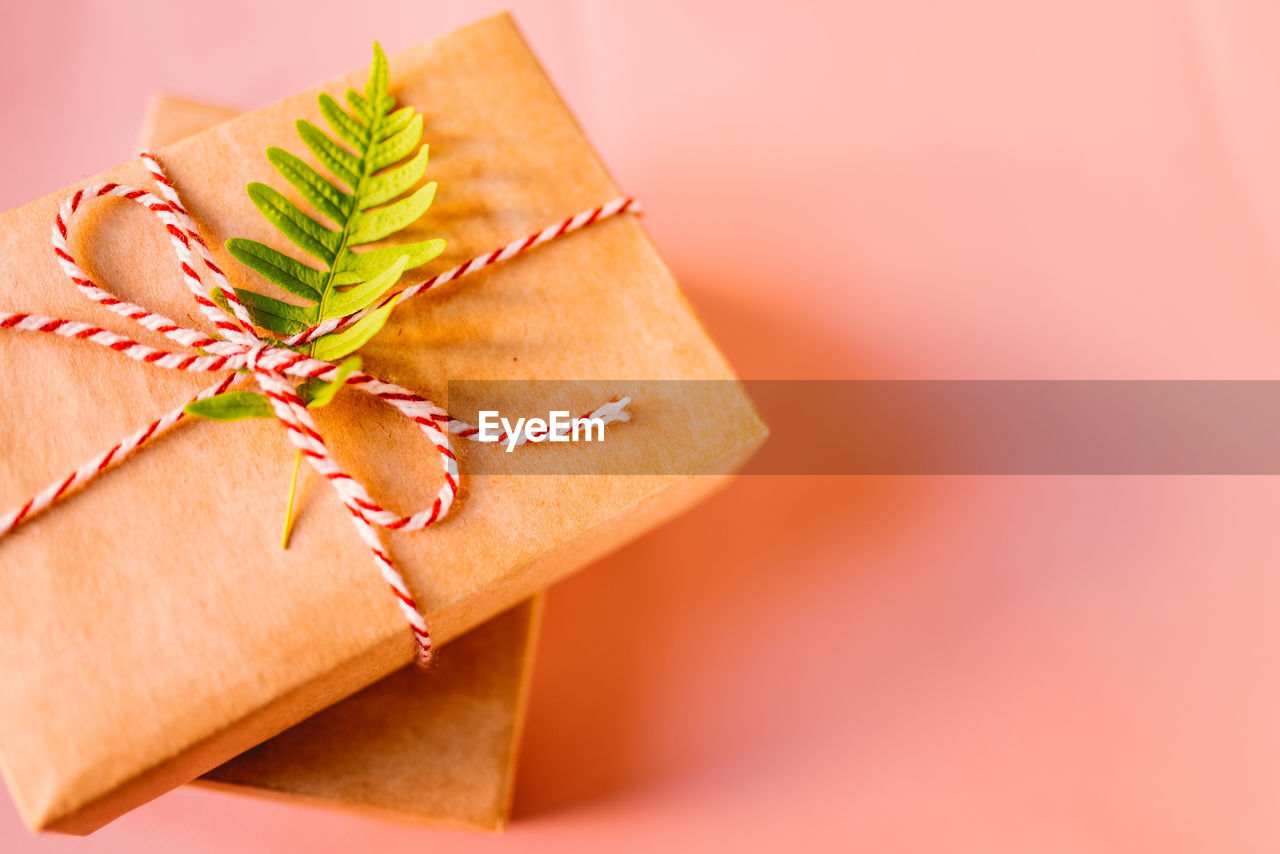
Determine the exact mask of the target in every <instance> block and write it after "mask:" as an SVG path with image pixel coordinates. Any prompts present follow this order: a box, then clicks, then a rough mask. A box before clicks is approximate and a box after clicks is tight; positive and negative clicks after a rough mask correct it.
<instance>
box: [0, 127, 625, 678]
mask: <svg viewBox="0 0 1280 854" xmlns="http://www.w3.org/2000/svg"><path fill="white" fill-rule="evenodd" d="M141 157H142V161H143V163H144V164H146V167H147V169H148V170H150V172H151V174H152V175H153V176H154V177H155V179H156V181H157V183H158V184H159V187H160V193H161V196H163V198H161V197H158V196H156V195H154V194H152V193H149V192H147V191H145V190H140V189H136V188H134V187H127V186H124V185H122V184H113V183H108V184H93V185H90V186H88V187H85V188H83V189H81V190H77V191H76V192H75V193H73V194H72V195H71V196H69V197H68V198H67V199H66V200H65V201H64V202H63V203H62V206H61V207H60V208H59V210H58V215H57V218H56V220H55V221H54V227H53V236H52V241H53V250H54V253H55V254H56V255H57V258H58V264H59V265H60V266H61V268H62V271H63V273H65V274H66V276H67V278H69V279H70V280H71V282H72V283H73V284H74V285H75V286H76V288H77V289H78V290H79V291H80V293H81V294H82V295H84V296H85V297H86V298H88V299H89V300H92V301H93V302H95V303H97V304H99V305H101V306H103V307H105V308H107V309H109V310H110V311H112V312H114V313H116V314H118V315H120V316H122V317H127V318H129V319H130V320H132V321H133V322H135V323H137V324H138V325H140V326H142V327H144V328H146V329H149V330H151V331H153V332H158V333H160V334H161V335H163V336H165V337H166V338H168V339H170V340H171V341H174V342H175V343H177V344H179V345H181V346H182V347H184V348H186V349H187V350H188V351H196V352H172V351H166V350H158V349H156V348H153V347H149V346H147V345H145V344H141V343H139V342H137V341H134V340H132V339H130V338H126V337H124V336H122V335H117V334H116V333H114V332H111V331H109V330H106V329H102V328H100V327H97V326H91V325H89V324H87V323H81V322H79V321H74V320H62V319H59V318H54V317H46V316H43V315H38V314H26V313H17V312H4V311H0V329H16V330H19V331H24V332H45V333H50V334H53V335H60V336H62V337H64V338H72V339H76V340H80V341H88V342H90V343H93V344H97V345H99V346H102V347H107V348H109V349H112V350H115V351H116V352H118V353H121V354H122V355H124V356H127V357H128V358H130V359H134V360H137V361H140V362H146V363H148V364H152V365H156V366H158V367H162V368H167V369H169V370H174V371H189V372H198V373H211V372H221V371H242V372H245V373H247V374H249V375H250V376H251V377H252V378H253V381H254V382H255V383H256V384H257V385H258V388H259V389H260V390H261V391H262V393H263V394H264V395H265V396H266V397H267V399H268V400H269V401H270V404H271V409H272V412H273V414H274V415H275V417H276V419H277V420H278V421H279V422H280V423H281V424H282V425H283V426H284V428H285V432H286V434H287V435H288V437H289V441H290V442H292V443H293V445H294V446H295V447H297V449H298V450H299V451H300V452H301V453H302V455H303V456H304V457H305V458H306V459H307V461H308V462H309V463H310V464H311V466H312V468H314V469H315V470H316V472H318V473H319V474H320V475H321V476H323V477H324V478H325V479H326V480H328V481H329V483H330V484H332V485H333V488H334V490H335V491H336V492H337V494H338V498H339V499H340V500H341V501H342V504H343V505H344V506H345V507H346V508H347V510H348V511H349V513H350V515H351V520H352V523H353V524H354V525H355V528H356V532H357V533H358V534H359V536H360V539H361V540H362V541H363V542H364V543H365V545H366V546H368V548H369V550H370V551H371V552H372V554H373V558H374V562H375V563H376V564H377V566H378V569H379V571H380V572H381V573H382V577H383V578H384V579H385V580H386V582H387V584H388V585H389V586H390V587H391V590H392V592H393V593H394V594H395V597H396V602H397V604H398V605H399V607H400V610H401V612H402V613H403V614H404V617H405V619H406V620H407V621H408V623H409V626H410V627H411V628H412V630H413V636H414V639H415V641H416V643H417V650H418V660H419V661H420V662H421V663H424V664H425V663H426V662H427V661H429V660H430V657H431V636H430V633H429V632H428V630H427V624H426V620H425V619H424V618H423V616H422V613H421V611H420V609H419V608H418V605H417V603H416V602H415V600H414V598H413V594H412V593H411V592H410V591H409V587H408V585H407V584H406V582H405V579H404V576H403V575H402V574H401V573H400V570H399V569H397V567H396V565H395V563H394V562H393V561H392V560H391V556H390V555H389V554H388V553H387V550H386V549H385V547H384V546H383V544H382V540H381V537H380V536H379V534H378V531H377V528H379V527H381V528H389V529H392V530H401V531H416V530H419V529H421V528H425V527H427V526H428V525H430V524H432V523H433V522H436V521H439V520H440V519H442V518H444V517H445V516H446V515H448V513H449V510H450V508H451V507H452V505H453V501H454V499H455V498H456V497H457V494H458V478H459V474H458V461H457V458H456V457H455V456H454V454H453V452H452V451H451V450H450V448H449V434H455V435H459V436H462V437H464V438H474V437H475V434H476V432H477V431H476V430H475V428H474V427H472V426H471V425H469V424H466V423H464V422H461V421H458V420H457V419H455V418H452V417H450V415H449V414H448V413H447V412H445V411H444V410H443V409H441V408H439V407H437V406H436V405H435V404H433V403H432V402H431V401H429V400H426V399H425V398H423V397H420V396H419V395H417V394H414V393H413V392H411V391H409V390H408V389H405V388H402V387H400V386H398V385H395V384H393V383H388V382H385V381H383V380H380V379H378V378H377V377H374V376H371V375H370V374H367V373H364V372H354V373H352V374H351V376H350V377H349V378H348V379H347V384H348V385H351V386H354V387H356V388H359V389H361V390H363V391H365V392H367V393H369V394H372V395H374V396H375V397H377V398H379V399H381V400H384V401H386V402H387V403H388V404H390V405H391V406H393V407H395V408H396V409H397V410H399V411H400V412H401V413H403V414H404V415H405V416H406V417H407V418H409V419H410V420H412V421H413V422H414V423H415V424H417V425H418V428H419V429H420V430H421V431H422V432H423V433H424V434H425V435H426V437H427V440H428V441H429V442H431V445H432V446H433V447H434V448H435V451H436V453H437V454H438V455H439V457H440V463H441V467H442V469H443V472H444V484H443V485H442V486H441V487H440V491H439V492H438V493H437V495H436V497H435V500H434V501H433V502H432V504H431V505H430V506H429V507H426V508H424V509H422V510H419V511H417V512H416V513H412V514H410V515H408V516H401V515H399V514H398V513H395V512H393V511H390V510H387V509H385V508H383V507H382V506H381V505H379V504H378V503H377V502H375V501H374V500H373V498H372V497H371V496H370V495H369V492H368V491H367V490H366V489H365V487H364V485H363V484H362V483H360V481H358V480H356V479H355V478H353V477H351V476H350V475H349V474H347V473H346V472H345V471H343V470H342V467H341V466H340V465H339V464H338V462H337V460H335V459H334V457H333V455H332V454H331V453H330V452H329V449H328V447H327V446H326V444H325V441H324V438H323V437H322V436H321V435H320V431H319V430H318V429H317V427H316V424H315V421H314V420H313V419H312V417H311V414H310V413H309V412H308V411H307V407H306V405H305V404H304V403H303V401H302V399H301V398H300V397H299V396H298V394H297V392H296V391H295V388H294V383H295V382H297V381H298V380H301V379H320V380H326V381H327V380H332V379H333V377H334V375H335V373H336V371H337V366H336V365H334V364H333V363H331V362H325V361H322V360H320V359H315V358H312V357H310V356H307V355H305V354H303V353H299V352H297V351H296V350H292V349H287V348H286V347H282V346H279V345H280V344H281V343H283V344H287V345H290V346H298V345H301V344H305V343H307V342H310V341H313V340H315V339H316V338H318V337H320V336H321V335H326V334H328V333H330V332H333V331H335V330H337V329H340V328H343V327H345V326H348V325H350V324H351V323H353V322H355V321H356V320H357V319H358V318H359V317H360V316H362V314H363V313H356V314H352V315H349V316H347V317H343V318H338V319H335V320H328V321H325V322H323V323H321V324H319V325H318V326H315V327H313V328H312V329H310V330H307V331H306V332H303V333H300V334H298V335H295V336H292V337H290V338H287V339H284V341H283V342H281V341H276V340H274V339H270V338H266V339H264V338H260V337H259V336H258V334H257V333H256V332H255V331H254V325H253V321H252V319H251V318H250V316H249V313H248V311H246V310H245V308H244V306H243V305H242V304H241V303H240V300H239V299H238V298H237V297H236V294H235V291H234V290H232V288H231V286H230V285H229V284H228V282H227V279H226V276H225V275H224V274H223V272H222V270H221V269H220V268H219V267H218V265H217V263H216V262H215V261H214V259H213V255H212V253H210V251H209V247H208V245H207V244H206V243H205V242H204V240H203V239H202V238H201V237H200V234H199V232H198V230H197V228H196V225H195V222H194V221H193V220H192V218H191V216H190V215H189V214H188V213H187V211H186V209H185V208H184V207H183V206H182V203H181V201H180V200H179V198H178V193H177V190H176V189H175V188H174V186H173V184H172V183H171V182H170V181H169V179H168V177H167V176H166V175H165V174H164V171H163V170H162V169H161V167H160V164H159V162H158V161H157V160H156V158H155V156H154V155H152V154H151V153H149V152H145V151H144V152H142V154H141ZM104 196H115V197H118V198H123V199H128V200H130V201H133V202H137V203H138V204H140V205H142V206H143V207H144V208H146V209H147V210H148V211H150V212H151V213H152V214H154V215H155V216H156V217H157V218H158V219H159V220H160V222H161V223H163V225H164V227H165V230H166V231H167V232H168V234H169V240H170V243H171V244H172V246H173V249H174V253H175V254H176V255H177V258H178V262H179V265H180V266H181V268H182V277H183V282H184V283H185V284H186V286H187V289H188V290H189V291H190V292H191V295H192V298H193V299H195V301H196V305H197V306H198V307H199V309H200V312H201V313H202V314H203V315H204V316H205V318H206V319H207V320H208V321H209V322H210V323H212V324H213V326H214V328H215V329H217V330H218V333H217V334H218V337H213V336H210V335H208V334H206V333H204V332H201V331H199V330H196V329H190V328H187V327H184V326H180V325H179V324H177V323H175V322H174V321H172V320H170V319H169V318H167V317H165V316H164V315H162V314H158V313H156V312H153V311H149V310H147V309H145V308H143V307H142V306H140V305H137V304H135V303H132V302H129V301H127V300H123V299H120V298H119V297H117V296H115V295H114V294H112V293H110V292H109V291H107V290H105V289H104V288H102V287H101V286H100V285H98V284H97V283H95V282H94V281H93V280H92V279H90V278H89V276H88V274H87V273H85V271H84V270H83V269H82V268H81V267H80V265H79V264H77V263H76V260H75V258H74V257H73V256H72V254H71V250H70V249H69V248H68V246H67V234H68V225H69V223H70V221H71V219H72V217H73V216H74V215H75V213H76V212H77V211H78V210H79V209H80V207H81V206H82V205H83V204H84V203H85V202H87V201H89V200H92V199H97V198H102V197H104ZM639 210H640V207H639V204H638V203H637V202H636V201H635V200H634V199H615V200H614V201H611V202H608V203H607V204H604V205H601V206H600V207H598V208H595V209H593V210H590V211H584V212H583V213H580V214H577V215H575V216H572V217H569V218H568V219H566V220H564V221H563V222H561V223H557V224H556V225H552V226H548V227H547V228H545V229H543V230H542V231H539V232H537V233H535V234H531V235H529V236H528V237H526V238H521V239H519V240H515V241H512V242H511V243H509V244H507V245H506V246H504V247H502V248H500V249H496V250H494V251H493V252H490V253H488V254H485V255H481V256H478V257H476V258H473V259H471V260H470V261H468V262H466V263H465V264H461V265H459V266H458V267H455V268H453V269H452V270H449V271H447V272H445V273H441V274H440V275H438V276H435V277H433V278H431V279H428V280H427V281H425V282H422V283H421V284H418V285H414V286H412V287H410V288H407V289H405V290H404V291H401V292H399V293H397V294H394V295H392V296H390V297H387V298H386V299H384V300H383V301H382V302H381V303H380V304H379V305H378V306H375V307H374V308H373V309H370V310H376V309H377V308H378V307H381V306H383V305H386V304H387V303H388V302H390V301H398V300H402V299H407V298H408V297H411V296H414V295H416V294H419V293H422V292H423V291H426V290H428V289H430V288H433V287H436V286H438V285H442V284H444V283H445V282H449V281H452V280H454V279H458V278H461V277H462V276H465V275H467V274H469V273H473V272H475V271H477V270H480V269H483V268H485V267H488V266H490V265H491V264H496V263H498V262H500V261H505V260H507V259H509V258H512V257H514V256H516V255H519V254H520V253H522V252H526V251H528V250H530V249H532V248H534V247H536V246H539V245H541V244H543V243H546V242H547V241H550V240H554V239H556V238H557V237H561V236H562V235H565V234H568V233H569V232H571V231H576V230H577V229H580V228H583V227H585V226H588V225H590V224H591V223H593V222H598V221H599V220H602V219H605V218H608V217H611V216H615V215H617V214H620V213H623V212H626V211H631V212H639ZM193 250H194V253H195V254H193ZM195 255H198V256H199V263H200V264H202V265H203V266H204V267H205V268H206V270H207V271H208V273H209V276H210V279H211V280H212V283H213V287H214V288H216V289H217V290H218V291H219V292H220V294H221V296H223V297H224V298H225V299H226V303H227V306H228V308H230V309H231V311H230V313H228V312H226V311H224V310H223V309H222V308H220V307H219V306H218V305H217V304H216V303H215V302H214V301H213V300H212V299H210V297H209V296H208V293H209V289H208V288H207V287H206V285H205V283H204V282H203V280H202V279H201V276H200V273H199V272H198V270H197V268H196V263H197V261H196V258H195ZM238 378H239V375H238V374H236V373H231V374H229V375H228V376H227V377H226V378H224V379H222V380H221V381H219V382H218V383H216V384H214V385H212V386H210V387H208V388H206V389H204V390H203V391H201V392H200V393H199V394H198V395H196V396H195V397H193V398H192V399H191V400H190V401H187V403H184V404H183V405H182V406H179V407H177V408H175V409H173V410H172V411H170V412H168V413H166V414H165V415H163V416H161V417H160V418H158V419H156V420H155V421H153V422H151V423H150V424H149V425H147V426H146V427H144V428H143V429H141V430H138V431H137V432H136V433H133V434H132V435H130V436H127V437H126V438H124V439H122V440H121V441H120V442H118V443H117V444H116V445H114V446H113V447H112V448H110V449H109V450H108V451H106V452H105V453H103V454H100V455H98V456H97V457H95V458H93V459H91V460H89V461H88V462H86V463H85V464H84V465H82V466H80V467H79V468H78V469H76V470H75V471H73V472H71V474H69V475H67V477H65V478H64V479H62V480H59V481H55V482H54V483H51V484H49V486H47V487H45V488H44V489H42V490H40V492H38V493H37V494H36V495H34V496H32V497H31V498H30V499H29V500H28V501H27V502H26V503H24V504H22V505H21V506H19V507H17V508H14V509H13V510H10V511H8V512H7V513H4V514H3V515H0V538H3V537H4V536H5V535H7V534H9V533H10V532H11V531H13V530H14V529H15V528H17V527H18V526H19V525H21V524H22V523H23V522H25V521H26V520H28V519H30V518H32V517H33V516H34V515H36V514H37V513H39V512H40V511H42V510H45V509H47V508H48V507H50V506H51V505H53V504H54V503H55V502H57V501H59V500H60V499H62V498H64V497H65V496H66V495H67V494H68V493H70V492H73V491H74V490H76V489H77V488H79V487H80V486H83V485H84V484H86V483H88V482H89V481H91V480H93V479H94V478H95V477H97V476H98V475H99V474H101V473H102V472H103V471H105V470H106V469H107V468H109V467H111V466H114V465H116V464H118V463H120V462H123V461H124V460H126V459H128V458H129V457H130V456H132V455H133V454H134V453H136V452H137V451H138V450H139V449H140V448H141V447H143V446H144V445H145V444H147V443H148V442H150V441H151V440H152V439H154V438H155V437H157V436H159V435H160V434H162V433H164V432H165V431H167V430H168V429H169V428H171V427H173V426H174V425H176V424H178V423H179V422H181V421H183V420H184V419H185V418H186V417H187V416H186V415H185V412H184V410H185V407H186V406H187V405H188V404H189V403H192V402H194V401H197V400H203V399H205V398H208V397H212V396H214V395H216V394H221V393H222V392H224V391H226V390H227V389H228V388H230V386H231V385H232V384H233V383H234V382H235V381H236V379H238ZM628 403H629V401H628V400H627V399H626V398H623V399H620V400H611V401H609V402H607V403H605V404H604V405H603V406H600V407H598V408H596V409H595V410H593V411H592V412H588V413H586V414H585V415H584V416H583V417H586V418H598V419H601V420H602V421H604V422H605V423H606V424H607V423H612V422H615V421H626V420H627V419H628V418H629V415H628V413H627V411H626V406H627V404H628ZM503 440H505V436H504V437H501V438H500V441H503Z"/></svg>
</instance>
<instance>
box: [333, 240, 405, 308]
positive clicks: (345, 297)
mask: <svg viewBox="0 0 1280 854" xmlns="http://www.w3.org/2000/svg"><path fill="white" fill-rule="evenodd" d="M408 261H409V256H408V255H401V256H400V257H399V258H397V259H395V260H394V261H392V262H391V264H390V265H389V266H388V267H387V269H385V270H383V271H382V272H381V273H379V274H378V275H376V276H374V277H373V278H371V279H369V281H367V282H362V283H360V284H358V285H355V286H354V287H351V288H348V289H347V290H345V291H341V292H340V293H339V294H338V295H337V296H336V297H334V298H333V299H332V300H330V301H329V304H328V305H327V306H325V311H327V312H329V314H328V316H327V317H321V318H320V319H321V320H328V319H329V318H331V317H346V316H347V315H348V314H355V313H356V312H357V311H364V310H365V309H366V308H368V307H369V306H371V305H373V303H374V301H375V300H377V299H379V298H380V297H381V296H382V295H383V294H385V293H386V292H387V291H389V290H391V286H392V285H394V284H395V283H396V282H398V281H399V280H400V274H401V273H403V272H404V267H405V264H407V263H408Z"/></svg>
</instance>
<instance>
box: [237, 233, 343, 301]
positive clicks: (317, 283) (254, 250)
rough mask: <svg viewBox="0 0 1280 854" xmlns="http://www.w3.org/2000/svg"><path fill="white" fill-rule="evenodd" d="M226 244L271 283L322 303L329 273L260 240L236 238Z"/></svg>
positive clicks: (238, 257) (240, 258)
mask: <svg viewBox="0 0 1280 854" xmlns="http://www.w3.org/2000/svg"><path fill="white" fill-rule="evenodd" d="M226 245H227V251H228V252H230V253H231V255H232V256H233V257H234V258H235V259H236V260H237V261H239V262H240V263H241V264H244V265H245V266H246V267H248V268H249V269H251V270H253V271H255V272H257V273H258V274H259V275H261V276H263V277H264V278H266V279H267V280H268V281H270V282H272V283H274V284H277V285H279V286H280V287H282V288H284V289H285V290H286V291H288V292H289V293H291V294H295V295H297V296H300V297H302V298H303V299H307V300H310V301H311V302H319V300H320V289H321V288H323V287H324V279H325V273H323V272H321V271H320V270H317V269H316V268H314V267H308V266H307V265H306V264H303V263H302V262H301V261H297V260H295V259H293V258H290V257H289V256H288V255H285V254H284V253H283V252H277V251H276V250H274V249H272V248H271V247H270V246H266V245H264V244H262V243H259V242H258V241H256V240H248V239H246V238H243V237H233V238H231V239H230V240H228V241H227V244H226Z"/></svg>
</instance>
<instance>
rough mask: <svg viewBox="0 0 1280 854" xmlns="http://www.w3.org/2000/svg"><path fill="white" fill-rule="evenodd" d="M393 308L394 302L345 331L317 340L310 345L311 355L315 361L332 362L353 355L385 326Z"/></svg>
mask: <svg viewBox="0 0 1280 854" xmlns="http://www.w3.org/2000/svg"><path fill="white" fill-rule="evenodd" d="M395 307H396V304H395V303H394V302H389V303H387V304H386V305H384V306H383V307H382V308H379V309H377V310H375V311H371V312H369V313H368V314H366V315H365V316H364V317H362V318H360V319H359V320H357V321H356V322H355V323H353V324H351V325H350V326H348V327H347V328H346V329H343V330H342V331H340V332H334V333H332V334H331V335H325V336H324V337H323V338H319V339H317V340H316V341H315V342H313V343H312V345H311V346H312V351H311V354H312V355H313V356H315V357H316V358H317V359H324V360H325V361H326V362H332V361H333V360H334V359H341V358H342V357H343V356H346V355H349V354H351V353H354V352H355V351H356V350H359V349H360V348H361V347H363V346H364V345H365V344H366V343H367V342H368V340H369V339H370V338H372V337H373V336H375V335H377V334H378V331H379V330H381V329H382V327H383V326H385V325H386V323H387V318H388V317H390V315H391V309H393V308H395Z"/></svg>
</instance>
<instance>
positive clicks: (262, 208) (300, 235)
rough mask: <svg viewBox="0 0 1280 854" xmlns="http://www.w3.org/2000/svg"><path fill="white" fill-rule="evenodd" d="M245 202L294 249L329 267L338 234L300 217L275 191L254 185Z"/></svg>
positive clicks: (296, 208) (337, 246)
mask: <svg viewBox="0 0 1280 854" xmlns="http://www.w3.org/2000/svg"><path fill="white" fill-rule="evenodd" d="M248 189H249V198H250V199H251V200H252V201H253V205H254V207H256V208H257V209H258V212H259V213H260V214H262V216H263V217H264V218H265V219H266V220H267V221H268V222H270V223H271V224H272V225H274V226H275V227H276V228H277V229H279V231H280V232H281V233H282V234H283V235H284V236H285V237H287V238H289V240H290V241H292V242H293V245H294V246H297V247H298V248H299V249H301V250H302V251H303V252H306V253H307V254H308V255H313V256H315V257H316V258H319V259H320V260H321V261H324V262H325V263H326V264H332V263H333V262H334V260H335V259H336V258H337V257H338V250H339V248H340V247H341V246H342V234H341V233H340V232H337V231H334V230H333V229H330V228H325V227H324V226H323V225H321V224H320V223H318V222H316V221H315V220H314V219H312V218H311V217H309V216H307V215H306V214H304V213H303V212H302V211H301V210H300V209H299V208H298V206H297V205H295V204H294V203H293V202H291V201H289V200H288V199H286V198H285V197H284V196H282V195H280V193H279V191H277V190H275V189H274V188H272V187H270V186H268V185H266V184H259V183H257V182H256V181H255V182H254V183H252V184H250V185H249V188H248Z"/></svg>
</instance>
